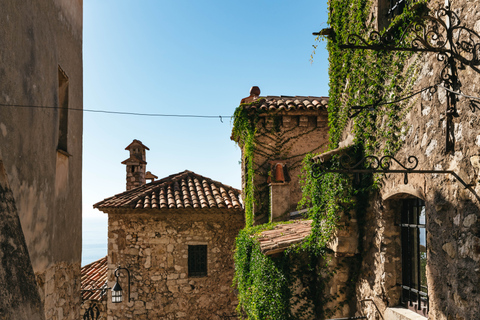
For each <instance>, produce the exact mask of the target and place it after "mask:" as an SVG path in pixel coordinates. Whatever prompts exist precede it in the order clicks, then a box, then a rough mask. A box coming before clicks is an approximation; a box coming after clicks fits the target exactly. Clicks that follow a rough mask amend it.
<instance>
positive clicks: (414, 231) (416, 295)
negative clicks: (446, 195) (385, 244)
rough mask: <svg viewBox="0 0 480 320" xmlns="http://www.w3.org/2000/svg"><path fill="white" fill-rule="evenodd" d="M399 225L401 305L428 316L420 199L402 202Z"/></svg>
mask: <svg viewBox="0 0 480 320" xmlns="http://www.w3.org/2000/svg"><path fill="white" fill-rule="evenodd" d="M398 226H399V227H400V235H401V249H402V250H401V252H402V253H401V262H402V279H401V280H402V283H401V304H402V305H403V306H404V307H406V308H408V309H411V310H413V311H415V312H417V313H419V314H422V315H427V314H428V310H429V299H428V288H427V286H426V271H425V270H426V259H427V243H426V239H427V229H426V208H425V201H423V200H422V199H419V198H406V199H402V200H401V213H400V223H398ZM422 230H423V234H422ZM422 238H423V241H422ZM422 245H423V246H424V248H422ZM422 253H423V254H422ZM422 260H423V261H422ZM422 262H423V263H422ZM422 269H423V271H422Z"/></svg>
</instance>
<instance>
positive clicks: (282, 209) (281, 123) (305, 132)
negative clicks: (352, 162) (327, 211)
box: [242, 110, 328, 223]
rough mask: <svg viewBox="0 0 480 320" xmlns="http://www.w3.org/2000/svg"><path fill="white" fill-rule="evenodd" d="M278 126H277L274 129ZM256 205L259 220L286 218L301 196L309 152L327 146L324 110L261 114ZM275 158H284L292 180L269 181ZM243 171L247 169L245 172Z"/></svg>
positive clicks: (255, 156)
mask: <svg viewBox="0 0 480 320" xmlns="http://www.w3.org/2000/svg"><path fill="white" fill-rule="evenodd" d="M275 128H278V130H277V129H275ZM255 142H256V145H255V152H254V162H255V165H254V170H255V178H254V185H255V208H254V212H255V214H256V215H259V216H258V217H257V223H264V222H267V221H268V220H269V219H272V218H271V217H270V216H269V215H270V214H272V216H273V220H274V221H278V220H285V218H286V217H285V214H287V213H289V212H292V211H295V210H296V208H297V204H298V202H299V201H300V199H301V198H302V191H301V188H300V178H299V176H300V173H301V168H302V160H303V158H304V157H305V156H306V155H307V154H308V153H319V152H321V151H323V150H326V149H327V144H328V126H327V113H326V110H324V111H305V110H303V111H288V112H277V113H272V114H268V115H262V116H261V117H260V121H259V123H258V126H257V134H256V136H255ZM273 160H284V162H285V167H286V170H287V172H288V177H289V179H290V181H288V182H285V183H281V184H278V183H275V182H274V181H272V182H269V178H270V180H271V179H272V176H273V173H272V165H271V161H273ZM242 174H243V175H244V173H242Z"/></svg>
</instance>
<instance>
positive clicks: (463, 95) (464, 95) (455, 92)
mask: <svg viewBox="0 0 480 320" xmlns="http://www.w3.org/2000/svg"><path fill="white" fill-rule="evenodd" d="M437 87H438V88H442V89H445V90H446V91H448V92H451V93H453V94H456V95H458V96H462V97H465V98H469V99H474V100H479V101H480V98H479V97H474V96H469V95H467V94H463V93H461V92H458V91H453V90H452V89H448V88H445V87H444V86H441V85H437Z"/></svg>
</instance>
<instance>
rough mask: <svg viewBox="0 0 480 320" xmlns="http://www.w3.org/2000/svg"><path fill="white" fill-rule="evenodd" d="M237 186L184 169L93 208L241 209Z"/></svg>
mask: <svg viewBox="0 0 480 320" xmlns="http://www.w3.org/2000/svg"><path fill="white" fill-rule="evenodd" d="M239 195H240V190H237V189H235V188H232V187H230V186H226V185H224V184H222V183H220V182H218V181H214V180H211V179H209V178H206V177H203V176H201V175H198V174H196V173H194V172H192V171H184V172H180V173H178V174H174V175H171V176H168V177H166V178H164V179H160V180H157V181H153V182H150V183H148V184H145V185H143V186H140V187H137V188H135V189H131V190H128V191H126V192H123V193H120V194H117V195H115V196H113V197H110V198H107V199H105V200H103V201H100V202H98V203H96V204H94V205H93V207H94V208H98V209H101V210H102V209H104V208H139V209H180V208H192V207H193V208H228V209H242V206H241V204H240V200H239Z"/></svg>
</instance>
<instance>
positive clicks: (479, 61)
mask: <svg viewBox="0 0 480 320" xmlns="http://www.w3.org/2000/svg"><path fill="white" fill-rule="evenodd" d="M326 30H327V31H328V32H326V31H325V30H322V31H320V32H319V33H314V35H326V36H327V37H330V39H332V40H333V41H334V42H335V41H336V39H335V38H336V36H335V32H334V31H335V30H333V29H326ZM339 48H341V49H361V50H374V51H410V52H427V53H436V55H437V60H438V61H440V62H443V63H444V67H443V68H442V71H441V74H440V79H441V82H442V83H443V85H444V86H445V87H446V88H447V89H450V91H458V90H459V89H460V87H461V82H460V81H459V79H458V69H463V68H464V67H465V65H468V66H470V67H471V68H472V69H473V70H475V71H476V72H478V73H480V68H479V67H478V66H480V35H479V34H478V33H477V32H475V31H474V30H473V29H471V28H468V27H466V26H465V25H463V24H462V22H461V20H460V18H459V17H458V15H457V14H456V13H455V12H454V11H453V10H452V9H451V8H450V3H449V1H448V0H446V2H445V5H444V7H440V8H439V9H438V10H436V11H435V14H433V15H431V14H426V15H423V16H421V17H420V18H418V19H417V20H415V21H413V22H411V23H410V24H409V26H408V27H407V28H406V29H405V31H404V32H403V33H402V34H401V35H400V37H399V38H397V37H396V35H395V34H394V33H393V32H386V33H385V34H381V33H380V32H378V31H371V32H370V34H369V35H368V37H367V38H366V39H365V38H364V37H362V36H360V35H358V34H350V35H348V36H347V43H346V44H340V45H339ZM458 63H459V65H458V66H457V64H458ZM447 96H448V98H447V106H446V111H445V115H446V121H447V122H446V128H447V130H446V138H445V140H446V141H445V143H446V152H447V153H448V152H453V151H454V148H455V137H454V135H453V127H454V126H453V117H458V116H459V115H458V112H457V106H456V102H457V97H456V95H455V94H454V93H452V92H448V93H447ZM471 108H472V106H471ZM357 109H363V108H357ZM472 109H473V110H475V108H474V107H473V108H472ZM358 113H359V111H357V112H356V113H355V114H354V115H357V114H358Z"/></svg>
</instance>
